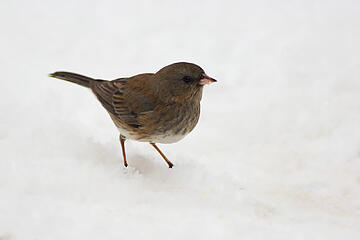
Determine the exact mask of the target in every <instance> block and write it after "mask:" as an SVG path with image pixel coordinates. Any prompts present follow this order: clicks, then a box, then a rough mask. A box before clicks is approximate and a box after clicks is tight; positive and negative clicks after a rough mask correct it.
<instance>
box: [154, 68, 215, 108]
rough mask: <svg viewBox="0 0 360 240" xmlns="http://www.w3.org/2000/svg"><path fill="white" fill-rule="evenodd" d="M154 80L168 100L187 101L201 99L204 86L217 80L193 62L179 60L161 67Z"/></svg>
mask: <svg viewBox="0 0 360 240" xmlns="http://www.w3.org/2000/svg"><path fill="white" fill-rule="evenodd" d="M154 82H156V85H157V86H158V90H159V91H160V92H162V96H164V97H166V98H168V100H170V99H171V100H175V101H186V100H190V99H191V98H199V100H200V99H201V93H202V89H203V86H204V85H207V84H210V83H213V82H216V80H215V79H213V78H211V77H209V76H208V75H206V74H205V72H204V70H203V69H202V68H201V67H199V66H197V65H195V64H193V63H187V62H179V63H174V64H171V65H168V66H166V67H164V68H162V69H160V70H159V71H158V72H157V73H155V75H154Z"/></svg>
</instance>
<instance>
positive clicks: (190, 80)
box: [182, 76, 193, 83]
mask: <svg viewBox="0 0 360 240" xmlns="http://www.w3.org/2000/svg"><path fill="white" fill-rule="evenodd" d="M182 80H183V81H184V82H186V83H189V82H192V81H193V79H192V78H191V77H189V76H185V77H183V79H182Z"/></svg>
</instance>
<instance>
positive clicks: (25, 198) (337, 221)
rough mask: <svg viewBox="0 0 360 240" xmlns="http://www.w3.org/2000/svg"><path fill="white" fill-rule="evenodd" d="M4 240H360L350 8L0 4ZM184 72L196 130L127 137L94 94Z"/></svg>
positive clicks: (358, 82)
mask: <svg viewBox="0 0 360 240" xmlns="http://www.w3.org/2000/svg"><path fill="white" fill-rule="evenodd" d="M0 13H1V14H0V20H1V21H0V29H1V37H0V63H1V78H0V79H1V80H0V83H1V95H0V100H1V101H0V114H1V117H0V239H1V240H13V239H21V240H22V239H30V240H45V239H62V240H63V239H76V240H78V239H360V124H359V123H360V95H359V93H360V70H359V69H360V57H359V56H360V46H359V42H360V17H359V16H360V15H359V14H360V2H359V1H345V0H344V1H334V0H333V1H331V0H329V1H310V0H309V1H304V0H302V1H295V0H293V1H285V0H283V1H280V0H278V1H266V0H263V1H232V2H230V1H191V0H189V1H179V2H170V1H116V0H105V1H39V0H33V1H15V0H5V1H4V0H3V1H2V2H1V8H0ZM177 61H188V62H194V63H196V64H198V65H200V66H201V67H203V68H204V69H205V71H206V72H207V74H208V75H210V76H212V77H214V78H216V79H218V80H219V81H218V83H216V84H212V85H210V86H206V89H204V94H203V100H202V115H201V118H200V122H199V124H198V126H197V127H196V129H195V130H194V131H193V132H192V133H191V134H190V135H189V136H187V137H186V138H185V139H183V140H182V141H181V142H179V143H175V144H171V145H161V144H160V145H159V147H160V148H161V149H162V150H163V151H164V152H165V153H166V154H167V156H168V157H169V159H171V161H173V163H174V164H175V167H174V168H173V169H168V168H167V165H166V164H165V162H164V161H163V160H162V159H161V157H160V155H158V153H157V152H156V151H155V150H154V149H153V148H152V147H151V146H150V145H149V144H145V143H137V142H131V141H128V142H127V154H128V161H129V167H128V168H124V167H123V165H122V156H121V149H120V144H119V142H118V132H117V129H116V128H115V127H114V126H113V123H112V122H111V120H110V118H109V116H108V115H107V113H106V111H105V110H104V109H103V108H102V107H101V105H100V104H99V103H98V102H97V100H96V99H95V97H94V96H92V94H91V93H90V92H89V91H88V90H86V89H84V88H81V87H79V86H76V85H74V84H71V83H67V82H63V81H60V80H57V79H53V78H49V77H48V76H47V75H48V74H49V73H51V72H54V71H58V70H68V71H73V72H77V73H82V74H85V75H89V76H91V77H94V78H103V79H115V78H118V77H126V76H131V75H135V74H138V73H143V72H155V71H157V70H158V69H160V68H161V67H163V66H165V65H168V64H170V63H173V62H177Z"/></svg>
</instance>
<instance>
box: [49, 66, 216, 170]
mask: <svg viewBox="0 0 360 240" xmlns="http://www.w3.org/2000/svg"><path fill="white" fill-rule="evenodd" d="M50 76H51V77H54V78H59V79H62V80H66V81H69V82H73V83H77V84H79V85H81V86H84V87H87V88H90V89H91V91H92V92H93V93H94V94H95V96H96V97H97V99H98V100H99V101H100V103H101V104H102V105H103V107H104V108H105V109H106V110H107V111H108V113H109V114H110V117H111V119H112V120H113V122H114V123H115V125H116V127H117V128H118V129H119V132H120V144H121V148H122V153H123V158H124V165H125V167H127V161H126V154H125V146H124V143H125V140H126V139H134V140H137V141H140V142H149V143H150V144H151V145H152V146H153V147H154V148H155V149H156V150H157V151H158V152H159V153H160V155H161V156H162V157H163V158H164V160H165V161H166V163H167V164H168V165H169V168H172V167H173V164H172V163H171V162H170V161H169V160H168V159H167V157H166V156H165V155H164V154H163V153H162V152H161V151H160V149H159V148H158V147H157V146H156V143H174V142H177V141H179V140H181V139H182V138H183V137H185V136H186V135H187V134H188V133H190V132H191V130H193V129H194V127H195V125H196V124H197V122H198V120H199V116H200V100H201V96H202V90H203V86H204V85H206V84H209V83H212V82H216V80H215V79H213V78H211V77H209V76H208V75H206V74H205V72H204V70H203V69H202V68H201V67H199V66H197V65H195V64H192V63H186V62H179V63H174V64H171V65H169V66H166V67H164V68H162V69H160V70H159V71H158V72H157V73H155V74H153V73H143V74H139V75H135V76H133V77H128V78H118V79H115V80H112V81H107V80H99V79H92V78H90V77H85V76H82V75H79V74H76V73H71V72H55V73H52V74H50Z"/></svg>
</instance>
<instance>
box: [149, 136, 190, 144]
mask: <svg viewBox="0 0 360 240" xmlns="http://www.w3.org/2000/svg"><path fill="white" fill-rule="evenodd" d="M184 137H185V135H172V134H168V135H166V134H164V135H155V136H151V141H150V142H153V143H174V142H178V141H180V140H181V139H183V138H184Z"/></svg>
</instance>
